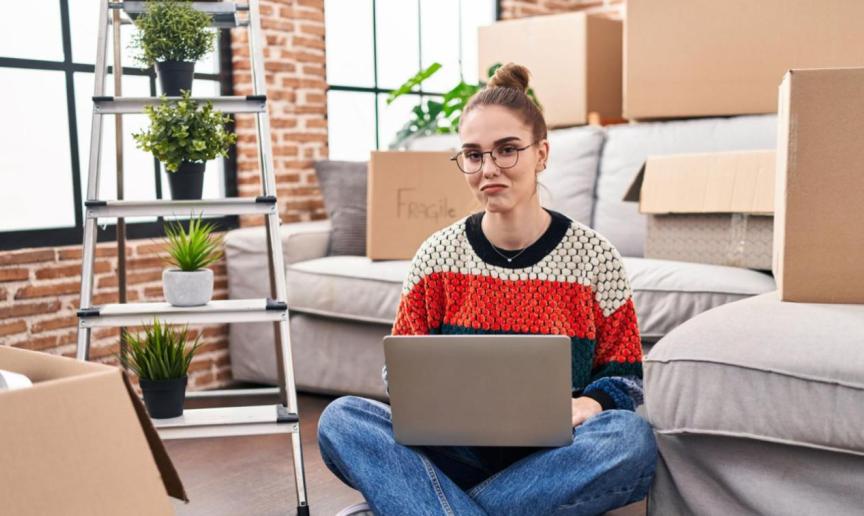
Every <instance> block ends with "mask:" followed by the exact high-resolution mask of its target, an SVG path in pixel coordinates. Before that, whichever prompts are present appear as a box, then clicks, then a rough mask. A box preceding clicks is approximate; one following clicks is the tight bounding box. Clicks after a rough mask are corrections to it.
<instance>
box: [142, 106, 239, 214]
mask: <svg viewBox="0 0 864 516" xmlns="http://www.w3.org/2000/svg"><path fill="white" fill-rule="evenodd" d="M144 109H145V112H146V113H147V116H148V117H149V118H150V127H149V128H147V129H145V130H142V131H141V132H140V133H135V134H133V135H132V136H133V137H134V138H135V141H136V143H137V145H138V148H140V149H142V150H145V151H147V152H150V153H152V154H153V156H155V157H156V159H158V160H159V161H161V162H162V163H163V164H164V165H165V171H166V172H168V185H169V187H170V190H171V197H172V198H173V199H200V198H201V193H202V191H203V189H204V167H205V165H206V161H208V160H211V159H214V158H216V157H217V156H221V157H226V156H227V155H228V149H229V148H230V146H231V145H232V144H234V143H236V142H237V135H236V134H234V133H233V132H230V131H228V130H227V129H226V128H225V124H227V123H229V122H230V121H231V117H230V116H229V115H226V114H224V113H221V112H219V111H215V110H214V109H213V103H212V102H210V101H207V102H203V103H202V102H198V101H196V100H193V99H191V98H190V93H189V92H188V91H185V92H183V94H182V96H181V98H180V99H179V100H168V99H166V98H165V97H164V96H163V97H162V102H160V103H159V104H158V105H154V106H146V107H145V108H144Z"/></svg>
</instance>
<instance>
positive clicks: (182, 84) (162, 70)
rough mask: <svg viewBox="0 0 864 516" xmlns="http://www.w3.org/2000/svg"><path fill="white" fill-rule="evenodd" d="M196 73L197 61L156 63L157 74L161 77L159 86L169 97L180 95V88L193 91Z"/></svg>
mask: <svg viewBox="0 0 864 516" xmlns="http://www.w3.org/2000/svg"><path fill="white" fill-rule="evenodd" d="M194 73H195V62H194V61H193V62H191V63H190V62H186V61H164V62H162V63H156V75H157V76H158V77H159V87H160V88H162V93H164V94H165V95H168V96H169V97H179V96H180V95H181V93H180V90H187V91H189V93H192V77H193V75H194Z"/></svg>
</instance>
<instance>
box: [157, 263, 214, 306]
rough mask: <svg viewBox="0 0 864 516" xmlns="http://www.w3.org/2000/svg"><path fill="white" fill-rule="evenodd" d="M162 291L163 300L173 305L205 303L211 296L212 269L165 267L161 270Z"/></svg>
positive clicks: (199, 304) (198, 304)
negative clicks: (182, 269) (187, 269)
mask: <svg viewBox="0 0 864 516" xmlns="http://www.w3.org/2000/svg"><path fill="white" fill-rule="evenodd" d="M162 292H163V293H164V294H165V300H166V301H168V302H169V303H171V304H172V305H174V306H201V305H206V304H207V303H208V302H210V298H211V297H213V271H211V270H210V269H199V270H197V271H181V270H180V269H165V270H164V271H163V272H162Z"/></svg>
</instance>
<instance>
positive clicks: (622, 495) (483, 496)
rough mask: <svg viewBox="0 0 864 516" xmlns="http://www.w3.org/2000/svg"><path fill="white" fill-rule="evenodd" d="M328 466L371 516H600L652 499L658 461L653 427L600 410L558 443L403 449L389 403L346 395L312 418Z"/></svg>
mask: <svg viewBox="0 0 864 516" xmlns="http://www.w3.org/2000/svg"><path fill="white" fill-rule="evenodd" d="M318 446H319V448H320V449H321V456H322V458H323V459H324V464H326V465H327V467H328V468H329V469H330V470H331V471H332V472H333V473H334V474H335V475H336V476H337V477H339V479H340V480H342V481H343V482H344V483H346V484H347V485H349V486H350V487H352V488H354V489H357V490H358V491H360V492H361V493H362V494H363V496H364V497H365V498H366V501H367V502H368V503H369V506H370V507H371V508H372V511H373V512H374V513H375V514H376V516H389V515H395V516H402V515H415V514H416V515H439V514H446V515H452V514H455V515H458V516H462V515H484V514H490V515H494V516H497V515H499V514H501V515H503V514H515V515H520V516H522V515H526V514H532V515H533V514H602V513H604V512H606V511H609V510H612V509H615V508H617V507H621V506H624V505H627V504H630V503H633V502H636V501H639V500H641V499H643V498H645V496H646V495H647V493H648V487H649V485H650V484H651V480H652V479H653V477H654V468H655V466H656V462H657V445H656V442H655V441H654V434H653V432H652V430H651V427H650V425H649V424H648V423H647V422H646V421H645V420H644V419H642V417H640V416H639V415H638V414H636V413H635V412H631V411H627V410H606V411H603V412H600V413H599V414H596V415H594V416H592V417H591V418H589V419H588V420H586V421H585V422H583V423H582V424H581V425H578V426H576V427H575V428H574V429H573V443H572V444H570V445H568V446H562V447H558V448H556V447H550V448H546V447H497V446H405V445H402V444H399V443H397V442H396V441H395V440H394V438H393V426H392V422H391V415H390V406H389V405H387V404H385V403H381V402H379V401H375V400H371V399H366V398H360V397H357V396H343V397H341V398H338V399H336V400H334V401H333V402H332V403H330V404H329V405H328V406H327V407H326V408H325V409H324V412H322V413H321V418H320V419H319V421H318Z"/></svg>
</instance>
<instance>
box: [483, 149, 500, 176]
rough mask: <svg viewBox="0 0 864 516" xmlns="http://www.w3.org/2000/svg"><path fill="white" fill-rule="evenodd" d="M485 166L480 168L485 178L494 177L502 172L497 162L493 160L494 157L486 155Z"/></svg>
mask: <svg viewBox="0 0 864 516" xmlns="http://www.w3.org/2000/svg"><path fill="white" fill-rule="evenodd" d="M484 158H485V159H484V160H483V164H482V165H481V167H480V171H481V172H482V173H483V175H484V176H494V175H497V174H498V172H500V169H499V168H498V165H496V164H495V161H494V160H493V159H492V156H490V155H488V154H487V155H486V156H484Z"/></svg>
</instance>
